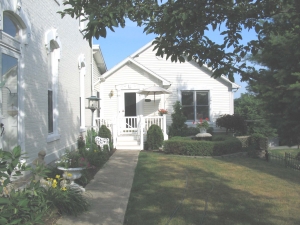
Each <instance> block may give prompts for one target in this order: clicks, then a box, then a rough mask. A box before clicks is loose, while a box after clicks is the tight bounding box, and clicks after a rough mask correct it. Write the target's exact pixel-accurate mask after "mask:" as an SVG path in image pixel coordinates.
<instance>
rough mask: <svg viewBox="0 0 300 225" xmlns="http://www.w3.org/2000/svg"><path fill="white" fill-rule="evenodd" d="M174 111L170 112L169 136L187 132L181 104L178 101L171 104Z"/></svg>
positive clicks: (183, 134)
mask: <svg viewBox="0 0 300 225" xmlns="http://www.w3.org/2000/svg"><path fill="white" fill-rule="evenodd" d="M173 110H174V113H172V114H171V117H172V124H171V126H169V136H170V137H174V136H185V134H187V125H186V124H185V121H186V117H185V116H184V114H183V111H182V106H181V103H180V102H179V101H177V102H176V103H175V104H174V105H173Z"/></svg>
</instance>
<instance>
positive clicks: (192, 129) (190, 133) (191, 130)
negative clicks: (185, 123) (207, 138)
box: [182, 127, 199, 136]
mask: <svg viewBox="0 0 300 225" xmlns="http://www.w3.org/2000/svg"><path fill="white" fill-rule="evenodd" d="M184 131H186V132H185V133H183V135H182V136H194V135H196V134H198V133H199V129H198V128H197V127H188V128H187V129H185V130H184Z"/></svg>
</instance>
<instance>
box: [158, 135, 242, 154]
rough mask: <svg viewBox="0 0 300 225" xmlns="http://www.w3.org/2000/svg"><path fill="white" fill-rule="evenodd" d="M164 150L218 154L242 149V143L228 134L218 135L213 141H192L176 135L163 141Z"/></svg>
mask: <svg viewBox="0 0 300 225" xmlns="http://www.w3.org/2000/svg"><path fill="white" fill-rule="evenodd" d="M164 151H165V152H166V153H170V154H177V155H195V156H218V155H224V154H230V153H235V152H240V151H242V143H241V142H240V141H239V140H238V139H236V138H234V137H228V136H227V137H224V136H218V137H217V138H213V141H193V140H185V139H183V138H178V137H176V138H172V139H170V140H168V141H164Z"/></svg>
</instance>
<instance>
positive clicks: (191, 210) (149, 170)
mask: <svg viewBox="0 0 300 225" xmlns="http://www.w3.org/2000/svg"><path fill="white" fill-rule="evenodd" d="M154 154H155V153H150V152H144V153H141V154H140V157H139V163H138V166H137V169H136V174H135V178H134V179H135V180H134V184H133V187H132V189H131V195H130V201H129V204H128V206H127V211H126V215H125V220H124V224H125V225H139V224H143V225H148V224H149V225H150V224H151V225H153V224H156V225H164V224H166V225H167V224H169V225H172V224H177V225H181V224H182V225H191V224H195V225H202V224H205V225H216V224H218V225H219V224H228V225H229V224H230V225H232V224H255V225H270V224H300V219H299V220H298V219H297V221H296V219H293V218H289V221H286V220H287V218H286V217H282V216H280V213H277V214H276V213H275V212H274V208H273V207H274V205H273V203H272V198H270V199H269V200H268V201H261V198H266V197H265V196H259V195H253V194H251V193H250V192H246V191H243V190H242V189H237V188H235V189H234V188H232V187H230V180H229V179H226V178H225V177H221V176H218V175H217V173H215V172H208V171H206V170H204V169H202V168H201V169H199V167H198V166H197V164H199V163H205V161H203V160H202V161H199V160H194V159H191V158H185V160H180V161H177V160H176V157H169V156H167V155H162V154H160V155H158V154H156V155H157V156H159V157H156V156H155V155H154ZM220 160H221V159H220ZM208 166H209V165H208ZM249 167H250V165H249ZM253 169H254V168H253ZM298 183H299V182H298ZM183 198H184V200H183V201H182V203H181V200H182V199H183ZM170 219H171V220H170ZM274 220H275V221H277V223H274ZM278 221H280V222H278Z"/></svg>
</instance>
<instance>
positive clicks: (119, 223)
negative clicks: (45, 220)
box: [57, 150, 140, 225]
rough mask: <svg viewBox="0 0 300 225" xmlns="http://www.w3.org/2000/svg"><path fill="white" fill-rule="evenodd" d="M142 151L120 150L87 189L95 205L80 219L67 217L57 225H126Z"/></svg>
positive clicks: (92, 203) (90, 199)
mask: <svg viewBox="0 0 300 225" xmlns="http://www.w3.org/2000/svg"><path fill="white" fill-rule="evenodd" d="M139 153H140V151H138V150H117V151H116V152H115V153H114V154H113V155H112V156H111V157H110V159H109V160H108V161H107V162H106V164H105V165H104V166H103V167H102V168H101V169H100V170H99V172H98V173H97V174H96V175H95V177H94V179H93V180H92V181H91V182H90V183H89V184H88V185H87V186H86V187H85V189H86V195H87V198H88V199H89V202H90V204H91V206H90V209H89V211H88V212H86V213H83V214H82V215H80V216H78V217H69V216H64V217H62V218H60V219H59V220H58V221H57V225H77V224H78V225H79V224H80V225H96V224H97V225H98V224H99V225H123V221H124V216H125V212H126V208H127V203H128V198H129V195H130V190H131V186H132V181H133V177H134V171H135V167H136V164H137V161H138V155H139Z"/></svg>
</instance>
